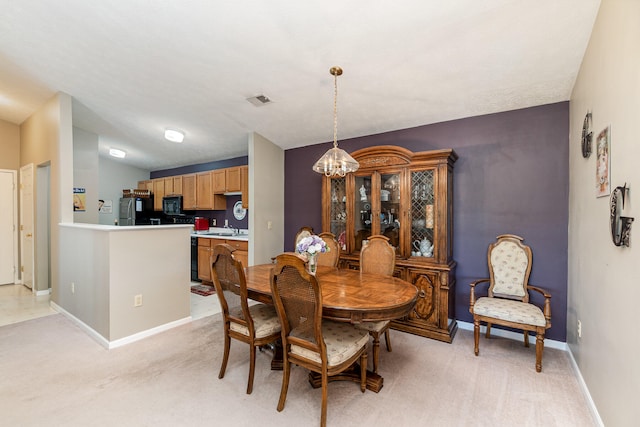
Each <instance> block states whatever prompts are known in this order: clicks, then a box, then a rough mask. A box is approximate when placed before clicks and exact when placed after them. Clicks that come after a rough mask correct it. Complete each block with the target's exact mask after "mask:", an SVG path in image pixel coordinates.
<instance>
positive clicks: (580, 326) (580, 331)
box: [578, 320, 582, 338]
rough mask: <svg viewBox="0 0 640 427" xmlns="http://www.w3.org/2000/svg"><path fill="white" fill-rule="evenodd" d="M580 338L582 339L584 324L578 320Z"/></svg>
mask: <svg viewBox="0 0 640 427" xmlns="http://www.w3.org/2000/svg"><path fill="white" fill-rule="evenodd" d="M578 338H582V322H581V321H579V320H578Z"/></svg>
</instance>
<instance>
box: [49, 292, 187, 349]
mask: <svg viewBox="0 0 640 427" xmlns="http://www.w3.org/2000/svg"><path fill="white" fill-rule="evenodd" d="M49 304H50V305H51V308H53V309H54V310H55V311H57V312H58V313H60V314H62V315H63V316H65V317H66V318H68V319H69V320H71V321H72V322H73V323H75V324H76V325H77V326H78V327H79V328H80V329H82V330H83V331H84V332H86V333H87V334H88V335H89V336H90V337H91V338H93V339H94V340H95V341H97V342H98V344H100V345H101V346H103V347H104V348H106V349H107V350H111V349H112V348H117V347H122V346H123V345H126V344H130V343H132V342H135V341H140V340H141V339H144V338H147V337H150V336H152V335H155V334H159V333H160V332H164V331H167V330H169V329H172V328H175V327H176V326H180V325H184V324H186V323H189V322H191V316H188V317H185V318H183V319H179V320H175V321H173V322H169V323H165V324H164V325H160V326H156V327H155V328H151V329H147V330H146V331H142V332H138V333H136V334H133V335H129V336H128V337H124V338H120V339H117V340H114V341H109V340H108V339H106V338H105V337H103V336H102V335H100V334H99V333H98V332H97V331H96V330H95V329H93V328H92V327H91V326H89V325H87V324H86V323H84V322H83V321H82V320H80V319H78V318H77V317H76V316H74V315H73V314H71V313H69V312H68V311H67V310H65V309H64V308H62V307H60V306H59V305H58V304H56V303H55V302H53V301H51V302H50V303H49Z"/></svg>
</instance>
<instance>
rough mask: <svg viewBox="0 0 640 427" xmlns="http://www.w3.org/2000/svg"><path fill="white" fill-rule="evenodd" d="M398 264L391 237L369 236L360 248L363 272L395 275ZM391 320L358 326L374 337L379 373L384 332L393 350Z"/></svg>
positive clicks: (375, 362) (374, 353)
mask: <svg viewBox="0 0 640 427" xmlns="http://www.w3.org/2000/svg"><path fill="white" fill-rule="evenodd" d="M395 265H396V251H395V249H393V246H391V245H390V244H389V238H388V237H386V236H382V235H374V236H370V237H369V243H368V244H367V245H365V246H363V247H362V249H361V250H360V271H361V272H363V273H372V274H380V275H383V276H393V270H394V268H395ZM390 326H391V322H390V321H389V320H382V321H379V322H362V323H359V324H358V327H360V328H362V329H365V330H367V331H368V332H369V334H371V337H372V338H373V372H374V373H378V359H379V356H380V336H381V335H382V334H383V333H384V340H385V342H386V344H387V351H391V338H390V336H389V335H390V334H389V327H390Z"/></svg>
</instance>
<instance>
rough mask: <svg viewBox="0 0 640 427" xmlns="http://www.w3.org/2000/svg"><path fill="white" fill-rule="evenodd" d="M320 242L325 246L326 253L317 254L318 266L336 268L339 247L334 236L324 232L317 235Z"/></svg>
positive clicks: (338, 258)
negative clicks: (323, 242)
mask: <svg viewBox="0 0 640 427" xmlns="http://www.w3.org/2000/svg"><path fill="white" fill-rule="evenodd" d="M318 237H320V238H321V239H322V240H324V241H325V243H326V244H327V249H328V251H327V252H323V253H319V254H318V255H317V257H318V265H326V266H329V267H337V266H338V261H339V260H340V245H339V244H338V241H337V240H336V236H335V235H334V234H333V233H329V232H327V231H325V232H324V233H320V234H318Z"/></svg>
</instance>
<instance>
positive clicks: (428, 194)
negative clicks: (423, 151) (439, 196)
mask: <svg viewBox="0 0 640 427" xmlns="http://www.w3.org/2000/svg"><path fill="white" fill-rule="evenodd" d="M434 204H435V197H434V171H433V169H427V170H424V171H413V172H411V256H415V257H429V258H433V256H434V252H435V250H436V249H437V248H435V247H434V237H435V236H434V229H435V226H436V224H435V209H434Z"/></svg>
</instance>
